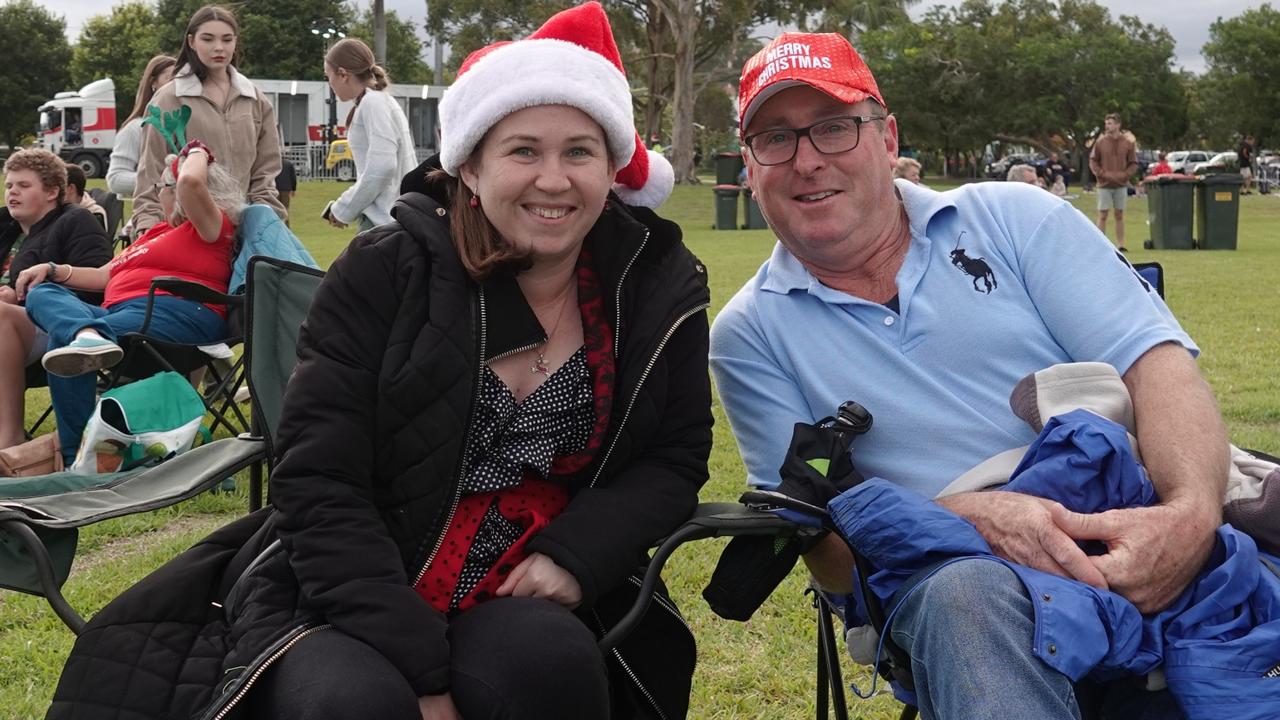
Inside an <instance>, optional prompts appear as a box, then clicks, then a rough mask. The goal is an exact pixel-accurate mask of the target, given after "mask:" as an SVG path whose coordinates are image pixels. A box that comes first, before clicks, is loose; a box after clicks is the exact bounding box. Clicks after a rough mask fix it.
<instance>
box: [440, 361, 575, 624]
mask: <svg viewBox="0 0 1280 720" xmlns="http://www.w3.org/2000/svg"><path fill="white" fill-rule="evenodd" d="M586 358H587V355H586V350H585V348H583V349H579V350H578V351H577V352H576V353H574V354H573V356H571V357H570V358H569V360H568V361H566V362H565V363H564V365H562V366H560V368H559V369H557V370H556V371H555V372H554V373H552V374H551V377H549V378H547V380H546V381H545V382H543V383H542V385H540V386H538V388H537V389H536V390H534V391H533V393H531V394H530V395H529V396H528V397H526V398H525V399H524V402H522V403H519V404H517V403H516V402H515V397H514V396H513V395H512V394H511V391H510V389H509V388H507V386H506V384H505V383H503V382H502V380H501V379H500V378H498V376H497V375H496V374H495V373H494V372H493V371H492V370H490V369H488V368H487V367H486V369H485V372H484V375H483V377H482V379H481V383H482V384H481V388H480V398H479V402H478V405H477V407H476V417H475V419H474V422H473V425H472V427H473V432H474V433H475V434H474V437H473V439H472V447H473V448H474V452H473V454H472V458H471V460H470V462H469V464H468V467H467V472H466V475H465V477H464V478H463V481H462V499H461V500H460V501H459V503H458V508H457V510H456V511H455V512H454V517H453V520H452V522H451V523H450V525H449V527H448V528H447V529H446V530H445V537H444V540H443V542H442V544H441V546H440V551H439V553H438V554H437V555H436V557H435V559H434V560H433V561H432V563H431V566H430V567H429V568H428V569H427V572H426V574H425V575H423V578H422V580H421V581H420V582H419V583H418V586H417V589H418V592H419V594H421V595H422V596H423V597H424V598H425V599H426V600H427V601H428V602H429V603H431V605H432V606H433V607H435V608H436V609H437V610H440V611H441V612H457V611H461V610H466V609H467V608H469V607H471V606H473V605H475V604H476V603H478V602H483V601H484V600H487V599H489V598H490V597H492V595H493V592H494V591H495V590H496V589H497V588H498V587H499V586H500V585H501V584H502V581H503V580H504V579H505V578H506V576H507V575H509V574H510V573H511V570H513V569H514V568H515V566H516V565H518V564H519V563H520V561H521V560H523V559H524V558H525V557H526V553H525V550H524V547H525V545H526V544H527V542H528V540H529V538H530V537H532V536H533V535H534V534H535V533H536V532H537V531H538V530H540V529H542V528H543V527H545V526H546V525H547V524H548V523H549V522H550V521H551V520H552V519H553V518H555V516H556V515H558V514H559V513H560V511H561V510H562V509H563V508H564V506H565V505H566V504H568V501H569V496H568V492H567V491H566V489H565V486H564V485H563V484H562V483H559V482H556V480H554V479H551V475H552V468H553V464H554V463H555V460H556V458H557V457H564V456H568V455H573V454H574V453H578V452H580V451H581V450H583V448H584V447H586V445H587V443H588V440H589V438H590V436H591V432H592V429H593V428H594V427H595V424H596V417H595V412H594V404H595V399H594V394H593V391H592V377H591V372H590V369H589V368H588V366H587V359H586Z"/></svg>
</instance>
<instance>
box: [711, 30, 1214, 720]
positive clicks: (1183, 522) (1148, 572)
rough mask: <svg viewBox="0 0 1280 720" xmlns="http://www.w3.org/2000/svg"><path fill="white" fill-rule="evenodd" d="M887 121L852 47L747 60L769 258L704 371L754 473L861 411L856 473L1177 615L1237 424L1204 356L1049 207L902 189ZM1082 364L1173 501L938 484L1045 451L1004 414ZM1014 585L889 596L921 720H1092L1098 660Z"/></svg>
mask: <svg viewBox="0 0 1280 720" xmlns="http://www.w3.org/2000/svg"><path fill="white" fill-rule="evenodd" d="M886 108H887V105H886V103H885V101H884V98H883V97H882V96H881V94H880V91H879V89H878V87H877V86H876V82H875V78H874V77H873V76H872V74H871V72H870V70H869V69H868V68H867V66H866V64H865V63H864V62H863V60H862V58H861V57H859V56H858V54H857V53H856V52H855V51H854V49H853V48H852V47H851V46H850V45H849V43H848V42H847V41H846V40H845V39H844V38H843V37H841V36H839V35H830V34H822V35H818V34H800V33H787V34H784V35H782V36H780V37H779V38H777V39H776V40H775V41H773V42H772V43H770V44H769V45H767V46H766V47H765V48H764V49H762V50H761V51H760V52H759V53H758V54H757V55H755V56H754V57H753V58H751V59H750V60H749V61H748V62H747V64H746V66H745V67H744V68H743V72H742V78H741V86H740V90H739V111H740V113H741V117H740V132H741V136H742V144H743V146H744V148H743V157H744V158H745V160H746V167H747V173H748V177H749V183H750V185H751V187H752V189H753V191H754V192H755V197H756V199H757V201H758V202H759V203H760V207H761V210H762V211H763V213H764V215H765V217H766V219H767V220H768V221H769V225H770V227H771V228H772V229H773V230H774V232H775V233H776V234H777V236H778V239H779V243H778V245H777V246H776V247H775V249H774V251H773V254H772V256H771V257H770V258H769V260H768V261H767V262H766V263H765V264H764V265H763V266H762V267H761V268H760V271H759V272H758V273H757V275H756V276H755V277H754V278H753V279H752V280H751V281H750V282H748V284H747V285H746V286H745V287H744V288H743V289H742V290H741V291H739V292H738V294H737V295H736V296H735V297H734V298H733V299H732V300H730V301H729V303H728V304H727V305H726V306H725V307H724V309H723V310H722V311H721V313H720V314H719V316H718V317H717V318H716V321H715V325H714V327H713V330H712V337H711V364H712V370H713V372H714V375H715V378H716V381H717V385H718V388H719V392H720V398H721V400H722V401H723V403H724V406H725V410H726V412H727V414H728V416H729V420H730V422H731V424H732V426H733V430H734V433H735V435H736V437H737V441H738V446H739V448H740V449H741V452H742V454H743V459H744V462H745V464H746V466H747V469H748V472H749V475H750V477H749V481H750V482H751V483H752V484H753V485H757V486H764V487H773V486H776V485H777V484H778V468H779V467H780V466H781V465H782V461H783V458H784V456H785V454H786V452H787V439H788V438H789V437H790V436H791V430H792V426H793V424H794V423H796V422H806V423H808V422H814V421H815V420H816V419H817V418H820V417H823V416H825V415H830V414H831V413H832V411H833V410H834V409H835V408H836V407H837V406H839V405H840V404H841V403H843V402H844V401H847V400H856V401H858V402H859V403H861V404H862V405H864V406H865V407H866V408H867V409H868V410H869V411H870V412H871V413H872V414H873V415H874V417H875V423H874V425H873V427H872V428H871V430H870V431H869V432H867V434H866V435H865V436H863V437H860V438H859V439H858V440H857V442H856V444H855V447H854V450H853V453H854V462H855V464H856V466H857V469H858V470H859V471H860V472H861V473H862V475H864V476H866V477H879V478H885V479H887V480H889V481H891V482H892V483H894V484H895V485H898V486H901V487H903V488H906V489H909V490H912V491H915V492H918V493H921V494H924V495H925V496H927V497H931V498H938V499H937V502H938V503H939V504H941V505H942V506H943V507H945V508H947V509H949V510H951V511H952V512H954V513H956V514H958V515H960V516H961V517H963V518H965V519H967V520H969V521H970V522H971V523H972V524H973V525H974V526H975V527H976V528H977V530H978V531H979V532H980V533H981V534H982V536H983V538H984V539H985V540H986V541H987V543H988V544H989V545H990V546H991V548H992V549H993V550H994V552H995V553H996V555H998V556H1000V557H1001V558H1004V559H1006V560H1008V561H1011V563H1013V564H1014V565H1018V566H1028V567H1031V568H1036V569H1038V570H1040V571H1043V572H1046V573H1051V574H1053V575H1057V576H1062V577H1068V578H1074V579H1075V580H1079V581H1080V582H1082V583H1085V584H1087V585H1090V586H1093V587H1094V588H1106V589H1109V590H1110V591H1113V592H1115V593H1119V594H1120V595H1122V596H1123V597H1124V598H1127V599H1128V600H1130V601H1132V602H1133V603H1134V604H1135V605H1136V606H1137V607H1138V609H1139V610H1142V611H1143V612H1150V611H1153V610H1156V609H1158V608H1161V607H1163V606H1166V605H1168V604H1169V603H1170V602H1171V601H1172V600H1173V599H1174V598H1175V597H1177V595H1178V594H1179V592H1180V591H1181V590H1182V589H1183V588H1184V587H1185V586H1186V585H1187V583H1188V582H1189V581H1190V580H1191V579H1192V577H1193V576H1194V575H1195V573H1196V571H1197V569H1198V568H1199V567H1200V566H1201V565H1202V563H1203V562H1204V560H1205V559H1206V557H1207V556H1208V555H1209V552H1210V550H1211V548H1212V547H1213V538H1214V529H1215V528H1216V527H1217V526H1218V525H1219V523H1220V522H1221V515H1220V510H1219V507H1220V505H1221V501H1222V491H1223V483H1224V479H1225V477H1226V464H1225V460H1226V457H1227V452H1226V447H1227V443H1226V437H1225V435H1226V433H1225V429H1224V427H1223V423H1222V420H1221V419H1220V417H1219V416H1218V414H1217V411H1216V408H1215V405H1214V400H1213V395H1212V393H1211V391H1210V390H1209V387H1208V385H1207V384H1206V383H1205V382H1204V381H1203V380H1202V379H1201V377H1200V375H1199V371H1198V369H1197V367H1196V364H1195V361H1194V359H1193V357H1194V354H1195V353H1196V352H1198V350H1197V348H1196V346H1195V344H1194V343H1193V342H1192V341H1191V339H1190V338H1189V337H1187V335H1186V333H1185V332H1183V331H1182V329H1181V327H1180V326H1179V325H1178V323H1177V321H1176V320H1175V319H1174V318H1173V316H1172V314H1171V313H1170V312H1169V310H1168V308H1167V307H1166V306H1165V305H1164V303H1163V301H1162V300H1161V299H1160V298H1159V297H1158V295H1157V294H1156V292H1155V291H1154V290H1153V289H1152V288H1151V287H1150V286H1149V285H1148V284H1146V283H1144V282H1143V281H1142V280H1141V279H1140V278H1139V277H1138V276H1137V274H1136V273H1135V272H1134V270H1133V268H1132V267H1131V266H1130V265H1129V264H1128V263H1127V262H1126V261H1125V260H1124V259H1123V258H1122V257H1119V256H1118V255H1117V254H1116V253H1115V251H1114V250H1113V249H1112V248H1111V246H1110V243H1108V242H1107V240H1106V238H1105V237H1104V236H1102V235H1101V234H1100V233H1099V232H1098V230H1097V228H1096V227H1095V226H1094V225H1093V224H1092V223H1090V222H1089V220H1088V218H1086V217H1084V216H1083V215H1082V214H1081V213H1079V212H1078V211H1076V210H1075V209H1074V208H1072V207H1071V206H1070V205H1068V204H1067V203H1064V202H1063V201H1061V200H1060V199H1058V198H1055V197H1054V196H1053V195H1051V194H1049V193H1044V192H1040V191H1038V190H1036V189H1033V188H1030V187H1027V186H1025V185H1022V184H1015V183H983V184H974V185H967V186H964V187H962V188H959V189H957V190H953V191H950V192H945V193H938V192H934V191H932V190H929V189H928V188H924V187H920V186H916V185H913V184H911V183H909V182H906V181H901V180H900V181H897V182H895V181H894V180H893V178H892V170H893V167H894V164H895V161H896V158H897V149H898V147H897V145H898V137H897V136H898V133H897V123H896V121H895V119H894V117H893V116H892V115H889V114H888V112H887V110H886ZM1081 361H1097V362H1103V363H1107V364H1110V365H1112V366H1114V367H1115V369H1116V370H1117V371H1118V372H1119V373H1120V374H1121V375H1122V376H1123V379H1124V385H1125V386H1127V389H1128V391H1129V393H1130V394H1131V395H1132V401H1133V410H1134V416H1135V417H1136V427H1137V429H1136V435H1137V437H1138V439H1139V440H1140V442H1141V447H1142V450H1143V455H1144V458H1143V459H1144V461H1145V466H1146V469H1147V471H1148V472H1149V473H1150V476H1151V478H1152V479H1153V481H1154V484H1155V486H1156V489H1157V491H1158V493H1159V496H1160V498H1161V499H1162V503H1161V504H1159V505H1155V506H1152V507H1150V508H1142V509H1132V510H1114V511H1110V512H1107V513H1102V514H1096V515H1081V514H1076V513H1072V512H1070V511H1067V510H1066V509H1065V508H1063V507H1062V506H1060V505H1057V504H1056V503H1051V502H1049V501H1046V500H1041V499H1038V498H1033V497H1030V496H1027V495H1019V494H1017V493H1012V492H982V493H978V492H955V488H948V486H949V485H950V484H951V483H952V481H953V480H955V479H957V478H959V477H961V476H962V475H965V473H966V471H967V470H969V469H970V468H973V467H974V466H976V465H978V464H979V463H981V462H982V461H983V460H985V459H987V458H989V457H992V456H995V455H997V454H999V453H1002V452H1005V451H1007V450H1010V449H1012V448H1016V447H1018V446H1022V445H1026V444H1028V443H1029V442H1031V441H1032V440H1033V439H1034V438H1035V433H1034V431H1032V430H1031V429H1030V428H1029V427H1028V425H1027V424H1026V423H1025V422H1024V421H1022V420H1020V419H1019V418H1018V417H1016V416H1015V415H1014V414H1013V413H1012V412H1011V411H1010V408H1009V405H1008V397H1009V393H1010V391H1011V390H1012V389H1013V388H1014V386H1015V385H1016V384H1017V383H1018V381H1019V380H1021V379H1022V378H1024V377H1025V376H1027V375H1029V374H1031V373H1034V372H1036V371H1037V370H1041V369H1043V368H1045V367H1048V366H1051V365H1054V364H1059V363H1071V362H1081ZM1006 478H1007V475H1006ZM943 495H945V497H943ZM1086 538H1087V539H1094V540H1101V541H1103V542H1104V543H1105V544H1106V546H1107V548H1108V549H1107V552H1106V553H1105V554H1102V555H1097V556H1087V555H1085V554H1084V552H1082V551H1081V550H1080V549H1079V547H1078V546H1077V544H1076V542H1075V541H1076V540H1079V539H1086ZM805 559H806V562H807V563H808V565H809V567H810V569H811V571H813V573H814V574H815V576H816V577H817V579H818V580H819V582H820V583H821V584H822V585H823V586H824V587H825V588H827V589H830V590H833V591H848V590H849V589H850V585H851V582H850V577H851V573H850V565H851V563H850V557H849V553H848V551H847V548H846V547H845V545H844V544H843V543H842V542H841V541H839V540H838V539H836V538H834V537H831V538H828V539H827V540H826V541H824V543H823V544H820V545H819V546H818V547H816V548H815V549H814V550H813V551H811V552H810V553H809V554H808V555H806V556H805ZM1020 578H1021V575H1020V574H1015V572H1014V571H1013V570H1011V567H1010V566H1009V565H1005V564H1002V563H997V562H979V561H974V560H965V561H960V562H954V563H951V564H949V565H946V566H945V567H943V568H941V569H939V570H937V571H936V572H934V573H932V574H927V573H925V572H921V573H920V574H919V576H917V577H915V578H912V580H911V581H908V585H907V586H914V588H915V589H914V590H912V591H910V592H906V593H900V594H899V595H898V596H897V598H895V601H896V615H895V616H894V619H893V623H892V626H891V636H892V639H893V640H894V642H895V643H897V644H898V645H900V646H901V647H902V648H903V649H904V650H905V651H907V652H908V653H909V654H910V655H911V656H912V658H913V668H912V669H913V671H914V673H915V689H916V698H915V700H916V702H917V703H918V705H919V707H920V709H921V712H922V713H923V714H924V716H925V717H926V718H929V717H940V718H973V717H1009V718H1014V717H1018V718H1022V717H1028V718H1030V717H1034V718H1072V717H1079V712H1080V710H1079V707H1078V704H1077V700H1076V696H1075V690H1074V685H1073V683H1074V681H1076V680H1079V679H1081V677H1082V676H1084V675H1085V674H1086V673H1087V672H1088V671H1089V670H1091V669H1092V667H1093V665H1094V664H1095V663H1096V662H1098V658H1097V657H1096V656H1095V657H1092V658H1089V657H1086V656H1085V652H1084V650H1083V649H1082V648H1083V645H1082V643H1083V641H1082V640H1081V638H1079V637H1075V636H1072V635H1070V634H1066V635H1061V636H1057V637H1056V638H1054V639H1053V641H1049V640H1048V638H1049V635H1048V633H1049V632H1050V631H1051V630H1052V629H1053V628H1052V627H1050V626H1048V625H1045V623H1048V622H1051V619H1052V618H1051V617H1050V616H1052V615H1053V614H1054V610H1055V609H1057V606H1052V607H1050V606H1049V605H1048V603H1049V602H1050V601H1049V600H1047V599H1045V598H1042V597H1040V596H1039V595H1037V596H1036V597H1035V598H1032V597H1029V595H1028V592H1027V590H1026V589H1025V586H1024V584H1023V582H1021V581H1020ZM1069 584H1070V585H1073V586H1074V584H1071V583H1069ZM1117 602H1122V601H1120V600H1119V599H1118V598H1117ZM1046 618H1050V619H1046ZM1058 627H1060V626H1058ZM1104 649H1105V648H1104Z"/></svg>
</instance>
